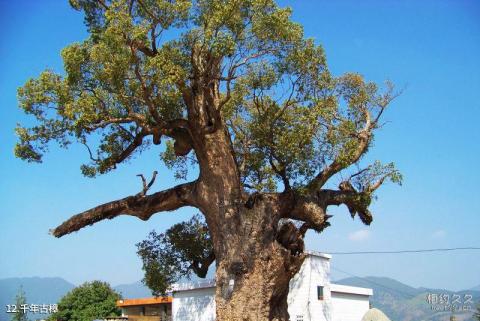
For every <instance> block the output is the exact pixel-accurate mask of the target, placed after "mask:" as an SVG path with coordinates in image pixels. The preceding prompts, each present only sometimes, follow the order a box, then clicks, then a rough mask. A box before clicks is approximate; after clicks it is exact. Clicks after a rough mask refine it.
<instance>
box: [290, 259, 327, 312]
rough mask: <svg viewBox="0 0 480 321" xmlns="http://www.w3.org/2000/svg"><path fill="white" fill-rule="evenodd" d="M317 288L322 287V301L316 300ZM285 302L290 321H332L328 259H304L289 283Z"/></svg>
mask: <svg viewBox="0 0 480 321" xmlns="http://www.w3.org/2000/svg"><path fill="white" fill-rule="evenodd" d="M317 286H323V300H318V296H317ZM287 301H288V313H289V314H290V320H291V321H332V320H331V318H330V316H331V298H330V258H329V257H323V256H308V257H307V258H306V259H305V261H304V263H303V265H302V267H301V268H300V271H299V272H298V273H297V274H296V275H295V276H294V277H293V279H292V280H291V281H290V290H289V293H288V299H287Z"/></svg>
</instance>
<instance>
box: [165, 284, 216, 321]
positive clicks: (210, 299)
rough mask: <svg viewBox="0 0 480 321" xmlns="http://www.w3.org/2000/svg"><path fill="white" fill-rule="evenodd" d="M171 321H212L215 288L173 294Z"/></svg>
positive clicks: (213, 316)
mask: <svg viewBox="0 0 480 321" xmlns="http://www.w3.org/2000/svg"><path fill="white" fill-rule="evenodd" d="M172 320H174V321H214V320H215V288H201V289H193V290H187V291H179V292H174V294H173V303H172Z"/></svg>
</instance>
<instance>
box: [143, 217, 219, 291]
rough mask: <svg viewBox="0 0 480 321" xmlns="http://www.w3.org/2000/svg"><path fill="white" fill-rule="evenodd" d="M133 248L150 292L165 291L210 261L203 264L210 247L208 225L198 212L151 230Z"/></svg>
mask: <svg viewBox="0 0 480 321" xmlns="http://www.w3.org/2000/svg"><path fill="white" fill-rule="evenodd" d="M137 249H138V252H137V253H138V255H139V256H140V258H141V259H142V262H143V270H144V271H145V277H144V279H143V282H144V283H145V284H146V285H147V286H148V287H149V288H150V289H151V290H152V292H153V294H154V295H162V294H165V293H166V291H167V289H168V287H169V286H170V285H172V284H173V283H175V282H177V281H178V280H180V278H182V277H187V278H189V277H190V276H191V274H192V273H196V274H197V275H199V274H200V273H198V269H199V268H204V269H205V271H204V273H206V271H207V269H208V266H209V265H210V263H211V261H213V259H212V260H211V261H210V260H209V261H208V262H209V263H208V264H204V263H205V261H206V260H208V259H209V257H211V255H212V253H213V250H212V242H211V239H210V235H209V233H208V228H207V226H206V224H205V222H204V221H203V220H202V218H201V216H200V215H195V216H193V217H192V218H191V219H190V220H188V221H186V222H182V223H178V224H175V225H173V226H172V227H171V228H169V229H168V230H167V231H166V232H165V233H160V234H157V233H156V232H155V231H152V232H151V233H150V234H149V236H148V239H146V240H144V241H142V242H140V243H138V244H137ZM202 265H203V266H202ZM199 276H201V277H205V275H201V274H200V275H199Z"/></svg>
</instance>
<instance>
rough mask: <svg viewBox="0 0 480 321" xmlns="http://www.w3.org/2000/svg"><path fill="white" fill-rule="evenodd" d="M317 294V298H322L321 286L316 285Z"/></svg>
mask: <svg viewBox="0 0 480 321" xmlns="http://www.w3.org/2000/svg"><path fill="white" fill-rule="evenodd" d="M317 296H318V299H319V300H323V286H317Z"/></svg>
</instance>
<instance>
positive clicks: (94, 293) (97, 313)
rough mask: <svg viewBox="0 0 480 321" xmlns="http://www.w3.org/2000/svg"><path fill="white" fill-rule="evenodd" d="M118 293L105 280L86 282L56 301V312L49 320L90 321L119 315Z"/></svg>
mask: <svg viewBox="0 0 480 321" xmlns="http://www.w3.org/2000/svg"><path fill="white" fill-rule="evenodd" d="M120 298H121V296H120V294H118V293H117V292H115V291H114V290H112V288H111V287H110V285H109V284H108V283H105V282H100V281H93V282H86V283H84V284H82V285H81V286H78V287H76V288H75V289H73V290H72V291H70V292H69V293H67V294H66V295H65V296H64V297H63V298H61V299H60V302H58V312H56V313H53V314H51V315H50V317H49V318H48V320H49V321H56V320H60V321H92V320H95V319H103V318H105V317H113V316H119V315H120V310H119V309H118V308H117V306H116V301H117V300H119V299H120Z"/></svg>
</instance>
